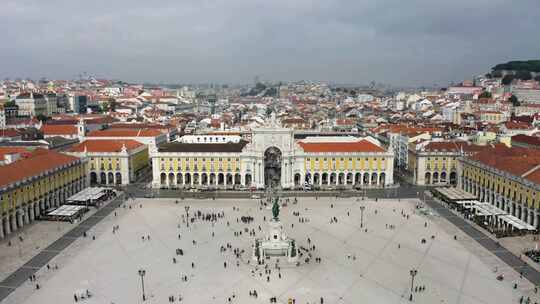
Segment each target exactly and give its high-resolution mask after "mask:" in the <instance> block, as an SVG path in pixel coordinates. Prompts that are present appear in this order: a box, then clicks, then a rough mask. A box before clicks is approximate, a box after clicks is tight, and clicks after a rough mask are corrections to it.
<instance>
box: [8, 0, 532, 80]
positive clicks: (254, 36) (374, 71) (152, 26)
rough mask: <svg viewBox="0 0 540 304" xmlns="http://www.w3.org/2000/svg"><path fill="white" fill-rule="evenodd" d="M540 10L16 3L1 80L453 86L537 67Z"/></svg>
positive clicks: (502, 5)
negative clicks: (517, 62) (492, 70)
mask: <svg viewBox="0 0 540 304" xmlns="http://www.w3.org/2000/svg"><path fill="white" fill-rule="evenodd" d="M538 7H539V5H538V3H537V1H536V0H520V1H506V0H472V1H471V0H454V1H433V0H431V1H428V0H409V1H397V0H369V1H366V0H341V1H315V0H313V1H308V0H298V1H290V0H289V1H286V0H274V1H253V0H251V1H248V0H221V1H155V2H152V1H144V2H142V1H141V2H139V1H137V2H134V1H127V0H109V1H86V2H83V1H65V0H64V1H61V0H52V1H39V0H27V1H13V0H4V1H3V3H2V9H1V10H0V28H2V29H3V31H2V32H3V34H4V41H3V43H2V44H0V62H1V64H0V76H1V77H27V76H28V77H34V78H37V77H41V76H46V77H49V78H70V77H73V76H74V75H76V74H78V73H80V72H82V71H87V72H89V73H93V74H96V75H98V76H101V77H115V78H121V79H124V80H129V81H165V82H203V81H218V82H229V83H234V82H247V81H251V79H252V78H253V76H255V75H262V78H263V79H272V80H298V79H312V80H330V81H336V82H348V83H367V82H369V81H371V80H375V81H377V82H386V83H392V84H396V85H429V84H434V83H437V84H441V85H443V84H446V83H447V82H449V81H452V80H461V79H464V78H469V77H471V76H472V75H474V74H478V73H482V72H485V71H487V70H488V69H489V67H491V66H492V65H494V64H496V63H499V62H502V61H506V60H511V59H529V58H538V55H539V54H540V43H539V42H538V41H537V39H536V38H535V37H536V36H537V34H538V33H537V32H538V30H537V29H538V28H540V18H539V17H540V10H539V9H538Z"/></svg>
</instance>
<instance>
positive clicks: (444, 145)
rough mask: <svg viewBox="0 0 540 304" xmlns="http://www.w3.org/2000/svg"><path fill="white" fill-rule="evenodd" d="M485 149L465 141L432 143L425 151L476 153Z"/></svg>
mask: <svg viewBox="0 0 540 304" xmlns="http://www.w3.org/2000/svg"><path fill="white" fill-rule="evenodd" d="M484 148H485V146H479V145H474V144H471V143H469V142H465V141H432V142H430V143H428V144H427V145H426V146H425V147H424V150H425V151H431V152H450V151H451V152H459V151H461V150H463V152H478V151H481V150H483V149H484Z"/></svg>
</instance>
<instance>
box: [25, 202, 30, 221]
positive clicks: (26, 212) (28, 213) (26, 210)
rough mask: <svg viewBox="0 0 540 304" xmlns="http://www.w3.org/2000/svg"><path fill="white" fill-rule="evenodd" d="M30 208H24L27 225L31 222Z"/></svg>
mask: <svg viewBox="0 0 540 304" xmlns="http://www.w3.org/2000/svg"><path fill="white" fill-rule="evenodd" d="M28 209H29V208H28V206H26V208H24V223H25V224H26V225H28V224H30V211H29V210H28Z"/></svg>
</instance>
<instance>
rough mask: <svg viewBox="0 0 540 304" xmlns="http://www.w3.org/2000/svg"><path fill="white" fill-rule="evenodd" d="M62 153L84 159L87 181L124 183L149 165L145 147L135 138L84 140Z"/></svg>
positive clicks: (110, 183) (127, 182) (92, 182)
mask: <svg viewBox="0 0 540 304" xmlns="http://www.w3.org/2000/svg"><path fill="white" fill-rule="evenodd" d="M66 153H68V154H70V155H74V156H77V157H81V158H85V159H86V160H87V162H88V165H87V177H88V180H89V181H90V184H102V185H127V184H129V183H130V182H135V181H136V179H137V178H138V177H139V176H141V175H142V174H143V173H144V170H145V169H146V168H148V166H149V158H148V147H147V146H146V145H144V144H142V143H140V142H138V141H135V140H107V139H104V140H85V141H83V142H81V143H79V144H77V145H75V146H73V147H71V148H70V149H68V150H67V151H66Z"/></svg>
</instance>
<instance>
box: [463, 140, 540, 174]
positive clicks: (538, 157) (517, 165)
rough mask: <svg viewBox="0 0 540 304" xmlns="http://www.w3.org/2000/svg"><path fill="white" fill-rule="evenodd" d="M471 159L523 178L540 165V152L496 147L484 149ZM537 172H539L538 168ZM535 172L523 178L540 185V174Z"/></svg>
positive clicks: (529, 149) (530, 149)
mask: <svg viewBox="0 0 540 304" xmlns="http://www.w3.org/2000/svg"><path fill="white" fill-rule="evenodd" d="M470 158H471V159H472V160H475V161H478V162H481V163H483V164H484V165H487V166H489V167H493V168H496V169H498V170H501V171H505V172H508V173H510V174H512V175H514V176H522V175H523V174H525V173H527V172H529V171H530V170H532V169H534V168H535V167H537V166H538V165H540V150H538V149H533V148H521V147H512V148H509V147H506V146H505V145H496V146H495V147H490V148H488V149H484V150H483V151H481V152H479V153H477V154H475V155H473V156H471V157H470ZM535 171H538V168H537V169H535ZM535 171H533V172H530V173H529V174H527V175H525V176H523V178H525V179H527V180H530V181H532V182H534V183H540V173H537V172H535Z"/></svg>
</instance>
